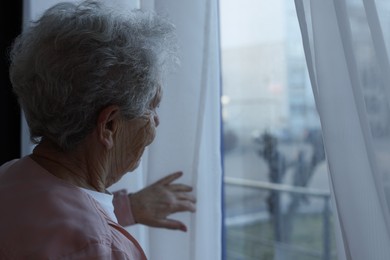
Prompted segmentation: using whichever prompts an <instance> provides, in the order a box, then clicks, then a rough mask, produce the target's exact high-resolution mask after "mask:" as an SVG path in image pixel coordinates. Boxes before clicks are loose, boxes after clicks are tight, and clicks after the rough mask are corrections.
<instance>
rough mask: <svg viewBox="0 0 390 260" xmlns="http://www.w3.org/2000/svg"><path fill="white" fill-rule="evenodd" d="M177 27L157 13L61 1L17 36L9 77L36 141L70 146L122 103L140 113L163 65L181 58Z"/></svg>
mask: <svg viewBox="0 0 390 260" xmlns="http://www.w3.org/2000/svg"><path fill="white" fill-rule="evenodd" d="M175 43H176V40H175V28H174V25H172V24H171V23H170V22H168V20H167V19H165V18H163V17H160V16H157V15H156V14H154V13H150V12H148V13H146V12H142V11H140V10H132V11H128V12H127V13H118V11H114V10H113V9H109V8H106V7H105V6H103V5H102V3H99V2H92V1H87V2H82V3H79V4H73V3H68V2H67V3H60V4H57V5H55V6H53V7H51V8H50V9H48V10H47V11H46V12H45V13H44V14H43V15H42V17H41V18H40V19H39V20H37V21H35V22H33V23H32V24H31V26H30V27H29V28H27V29H26V30H25V31H24V32H23V33H22V34H21V35H20V36H18V37H17V38H16V39H15V42H14V44H13V46H12V49H11V53H10V58H11V66H10V79H11V82H12V85H13V89H14V92H15V93H16V95H17V97H18V99H19V103H20V105H21V107H22V109H23V111H24V113H25V116H26V120H27V123H28V125H29V128H30V137H31V140H32V141H33V142H34V143H38V142H39V141H40V140H41V139H42V138H48V139H50V140H51V141H53V142H55V143H56V144H57V145H58V146H59V147H60V148H61V149H63V150H69V149H72V148H74V147H75V146H76V145H77V144H78V143H79V142H80V141H82V140H83V139H84V138H85V137H86V136H87V135H88V133H90V132H91V131H92V130H93V128H94V127H95V126H96V120H97V116H98V114H99V112H100V111H101V110H102V109H103V108H105V107H107V106H108V105H118V106H119V107H120V109H121V113H122V114H123V115H124V116H125V117H126V118H129V119H130V118H135V117H139V116H142V115H143V114H144V113H145V112H146V111H147V110H148V109H149V104H150V101H151V99H152V98H153V96H154V95H155V93H156V90H157V86H158V85H159V84H161V80H162V77H163V76H164V74H165V73H166V71H167V70H166V68H170V67H172V66H171V65H173V64H177V61H178V59H177V56H176V53H177V52H176V50H177V46H176V44H175Z"/></svg>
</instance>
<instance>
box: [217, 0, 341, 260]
mask: <svg viewBox="0 0 390 260" xmlns="http://www.w3.org/2000/svg"><path fill="white" fill-rule="evenodd" d="M220 26H221V53H222V76H223V96H222V98H221V102H222V106H223V126H224V127H223V128H224V169H225V231H226V232H225V255H226V259H232V260H233V259H235V260H236V259H256V260H259V259H261V260H264V259H278V260H288V259H299V260H306V259H308V260H309V259H313V260H314V259H324V260H329V259H336V249H335V242H334V235H333V217H332V210H331V206H330V198H329V194H330V192H329V185H328V184H329V181H328V176H327V168H326V158H325V153H324V149H323V143H322V133H321V127H320V122H319V118H318V114H317V111H316V108H315V102H314V98H313V94H312V90H311V86H310V80H309V76H308V73H307V68H306V63H305V57H304V51H303V46H302V41H301V34H300V30H299V26H298V19H297V17H296V11H295V6H294V1H292V0H272V1H269V0H242V1H235V0H221V1H220Z"/></svg>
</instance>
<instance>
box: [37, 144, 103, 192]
mask: <svg viewBox="0 0 390 260" xmlns="http://www.w3.org/2000/svg"><path fill="white" fill-rule="evenodd" d="M84 147H85V148H88V149H84ZM91 148H92V147H89V146H88V145H83V144H81V145H79V146H78V147H77V148H76V149H74V150H71V151H62V150H61V149H60V148H58V146H57V145H55V144H54V143H52V142H50V141H47V140H44V141H42V142H41V143H39V144H38V145H37V146H36V147H35V149H34V151H33V153H32V154H31V156H30V157H31V158H32V159H33V160H34V161H35V162H37V163H38V164H39V165H41V166H42V167H43V168H44V169H45V170H47V171H48V172H49V173H50V174H52V175H54V176H56V177H58V178H60V179H62V180H63V181H66V182H68V183H70V184H72V185H75V186H78V187H82V188H86V189H90V190H96V191H99V192H105V190H106V186H105V183H106V177H107V170H106V169H107V167H104V160H98V159H97V154H96V152H95V149H93V148H92V149H91Z"/></svg>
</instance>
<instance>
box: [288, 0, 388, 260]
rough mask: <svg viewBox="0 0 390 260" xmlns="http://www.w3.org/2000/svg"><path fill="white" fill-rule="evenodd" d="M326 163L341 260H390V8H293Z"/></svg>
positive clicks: (359, 0) (351, 2)
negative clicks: (296, 14) (318, 120)
mask: <svg viewBox="0 0 390 260" xmlns="http://www.w3.org/2000/svg"><path fill="white" fill-rule="evenodd" d="M295 3H296V8H297V13H298V18H299V22H300V26H301V33H302V39H303V44H304V48H305V54H306V60H307V65H308V69H309V73H310V78H311V82H312V86H313V93H314V96H315V99H316V105H317V110H318V112H319V115H320V119H321V124H322V128H323V138H324V144H325V150H326V154H327V158H328V166H329V174H330V179H331V188H332V191H333V202H334V204H333V206H334V207H333V208H334V211H335V217H336V219H337V220H338V221H337V223H336V227H338V228H337V230H336V232H337V235H338V253H339V254H338V257H339V259H353V260H368V259H378V260H379V259H389V258H390V246H389V244H390V235H389V230H390V229H389V224H390V218H389V207H388V206H389V199H390V196H389V195H390V193H389V184H390V183H389V180H390V178H389V174H390V117H389V116H390V111H389V101H390V88H389V85H388V84H389V83H390V78H389V77H390V69H389V68H390V66H389V60H388V46H389V44H390V39H389V38H388V35H387V34H388V33H389V32H390V1H387V0H382V1H379V0H378V1H374V0H321V1H319V0H311V1H310V0H295Z"/></svg>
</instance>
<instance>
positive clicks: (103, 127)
mask: <svg viewBox="0 0 390 260" xmlns="http://www.w3.org/2000/svg"><path fill="white" fill-rule="evenodd" d="M119 120H120V110H119V107H118V106H116V105H111V106H108V107H106V108H104V109H103V110H102V111H100V113H99V115H98V119H97V134H98V138H99V141H100V142H101V143H102V144H103V145H104V146H105V147H106V149H108V150H109V149H111V148H112V147H113V146H114V135H115V132H116V131H117V129H118V123H119Z"/></svg>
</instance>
